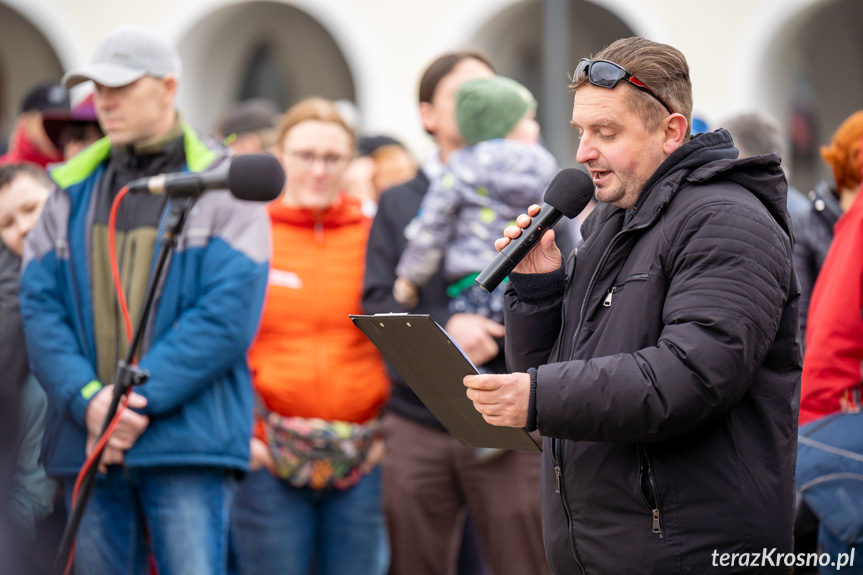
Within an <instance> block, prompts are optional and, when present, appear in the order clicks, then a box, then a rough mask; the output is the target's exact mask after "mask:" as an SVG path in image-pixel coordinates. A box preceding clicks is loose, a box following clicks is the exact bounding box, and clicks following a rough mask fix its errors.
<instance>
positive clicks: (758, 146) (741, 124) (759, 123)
mask: <svg viewBox="0 0 863 575" xmlns="http://www.w3.org/2000/svg"><path fill="white" fill-rule="evenodd" d="M722 127H723V128H725V129H726V130H728V132H729V133H730V134H731V137H732V139H733V140H734V145H735V146H737V149H738V150H740V157H741V158H749V157H751V156H760V155H762V154H772V153H776V154H779V157H780V158H782V162H783V163H785V162H787V160H788V159H789V158H788V157H787V156H788V144H787V143H786V142H785V137H784V136H783V135H782V128H781V127H780V126H779V122H777V121H776V120H775V119H774V118H772V117H771V116H768V115H767V114H761V113H759V112H748V113H746V114H740V115H738V116H734V117H732V118H729V119H728V120H726V121H725V122H724V123H723V124H722ZM786 169H787V166H786Z"/></svg>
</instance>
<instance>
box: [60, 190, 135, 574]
mask: <svg viewBox="0 0 863 575" xmlns="http://www.w3.org/2000/svg"><path fill="white" fill-rule="evenodd" d="M128 192H129V187H128V186H123V188H122V189H121V190H120V192H119V193H118V194H117V197H115V198H114V202H113V203H112V204H111V214H110V215H109V216H108V257H109V258H110V260H111V275H112V277H113V279H114V291H115V292H116V293H117V303H119V304H120V313H121V314H122V315H123V323H124V324H125V326H126V340H127V345H132V320H131V318H130V317H129V306H128V304H127V303H126V294H125V293H124V292H123V282H122V281H121V279H120V266H119V264H118V262H117V247H116V246H117V242H116V241H115V240H116V232H117V212H118V211H119V210H120V202H122V201H123V198H124V197H126V194H127V193H128ZM137 363H138V362H137V360H136V359H135V358H134V357H133V358H132V364H133V365H135V364H137ZM129 391H131V389H128V390H126V393H125V394H123V397H122V398H121V399H120V404H119V405H118V406H117V413H115V414H114V418H113V419H112V420H111V423H109V424H108V427H106V428H105V433H103V434H102V435H101V437H99V441H97V442H96V445H94V446H93V450H92V451H91V452H90V455H89V456H88V457H87V459H86V461H84V465H83V466H82V467H81V471H79V472H78V477H77V478H76V479H75V487H74V489H73V490H72V509H74V508H75V504H76V503H77V501H78V490H79V489H80V487H81V483H82V482H83V479H84V476H85V475H87V473H88V472H89V470H90V469H91V468H92V467H93V465H94V464H95V462H96V458H97V457H98V456H99V455H100V454H101V453H102V451H104V449H105V446H106V445H107V444H108V440H109V439H110V438H111V435H112V434H113V433H114V429H116V427H117V425H118V424H119V423H120V415H121V414H122V413H123V409H125V408H126V404H127V403H128V401H129ZM74 563H75V544H74V543H73V544H72V550H71V552H70V553H69V559H68V561H66V569H65V570H64V571H63V573H64V575H69V573H70V572H71V571H72V565H73V564H74Z"/></svg>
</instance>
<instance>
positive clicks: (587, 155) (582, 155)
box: [575, 136, 597, 164]
mask: <svg viewBox="0 0 863 575" xmlns="http://www.w3.org/2000/svg"><path fill="white" fill-rule="evenodd" d="M596 157H597V153H596V147H595V146H594V145H593V142H592V141H591V140H590V138H588V137H587V136H582V137H581V139H580V140H579V141H578V151H576V153H575V161H576V162H578V163H579V164H585V163H587V162H589V161H590V160H595V159H596Z"/></svg>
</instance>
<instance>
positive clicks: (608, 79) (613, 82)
mask: <svg viewBox="0 0 863 575" xmlns="http://www.w3.org/2000/svg"><path fill="white" fill-rule="evenodd" d="M582 74H587V80H588V81H589V82H590V83H591V84H593V85H594V86H599V87H600V88H608V89H609V90H611V89H613V88H614V87H615V86H617V85H618V84H619V83H620V81H621V80H626V81H628V82H629V83H630V84H632V85H633V86H635V87H636V88H638V89H639V90H643V91H645V92H647V93H648V94H650V95H651V96H653V97H654V98H656V101H657V102H659V103H660V104H662V106H663V107H664V108H665V109H666V110H668V113H669V114H673V113H674V111H673V110H672V109H671V106H669V105H668V104H666V103H665V101H664V100H663V99H662V98H660V97H659V96H657V95H656V92H654V91H653V90H651V89H650V88H649V87H648V86H647V84H645V83H644V82H642V81H641V80H639V79H638V78H636V77H635V76H633V75H632V74H630V73H629V72H627V71H626V70H624V69H623V68H622V67H621V66H620V65H618V64H615V63H614V62H611V61H609V60H590V59H588V58H582V59H581V60H580V61H579V62H578V66H576V68H575V76H574V77H573V79H574V80H577V79H578V78H580V77H581V75H582Z"/></svg>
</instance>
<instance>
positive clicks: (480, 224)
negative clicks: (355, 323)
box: [393, 76, 557, 323]
mask: <svg viewBox="0 0 863 575" xmlns="http://www.w3.org/2000/svg"><path fill="white" fill-rule="evenodd" d="M535 114H536V100H535V99H534V97H533V95H532V94H531V93H530V91H529V90H528V89H527V88H525V87H524V86H522V85H521V84H519V83H518V82H516V81H515V80H513V79H511V78H506V77H503V76H494V77H491V78H477V79H474V80H468V81H467V82H465V83H464V84H462V86H461V88H460V89H459V91H458V93H457V95H456V121H457V123H458V128H459V132H460V133H461V136H462V139H463V140H464V142H465V144H466V145H467V146H466V147H464V148H461V149H459V150H457V151H456V152H453V154H452V155H451V156H450V159H449V164H448V166H447V167H446V170H445V171H444V172H443V174H442V175H441V176H440V177H439V178H435V179H434V180H433V181H432V182H431V186H430V188H429V191H428V193H427V194H426V196H425V198H424V199H423V203H422V206H421V207H420V211H419V214H418V215H417V217H416V218H415V219H414V221H413V222H412V223H411V224H410V225H409V226H408V228H407V229H406V230H405V233H406V235H407V237H408V240H409V241H408V244H407V247H406V248H405V250H404V252H403V253H402V256H401V259H400V260H399V264H398V266H397V267H396V274H397V276H398V279H397V280H396V283H395V285H394V286H393V295H394V297H395V299H396V301H398V302H399V303H400V304H402V306H403V307H404V308H405V309H411V308H413V307H414V306H415V305H416V302H417V295H418V293H419V289H420V288H421V287H423V286H425V285H426V284H427V283H428V282H429V281H430V280H431V278H432V277H433V276H434V275H435V274H436V273H437V271H438V269H439V268H441V267H442V268H443V274H444V277H445V278H446V279H447V281H448V282H450V291H449V293H450V296H451V297H453V299H452V300H451V302H450V311H452V312H453V313H478V314H480V315H483V316H485V317H488V318H490V319H493V320H494V321H496V322H498V323H503V286H499V287H498V289H496V290H495V291H494V293H492V294H488V293H486V292H485V291H483V290H482V288H480V287H479V285H478V284H476V282H475V281H474V279H475V278H476V276H477V275H478V274H479V272H480V271H482V269H483V268H484V267H485V266H486V265H488V264H489V263H490V262H491V261H492V260H493V259H494V257H495V256H496V255H497V251H496V250H495V248H494V241H495V239H497V238H499V237H501V235H502V234H503V230H504V228H505V227H506V226H507V225H509V224H511V223H512V222H513V221H514V220H515V218H516V217H518V215H519V214H521V213H524V212H525V211H526V210H527V207H528V206H530V205H531V204H536V203H540V201H541V200H542V197H543V193H544V191H545V188H546V187H547V185H548V183H549V182H550V181H551V179H552V178H553V177H554V175H555V173H556V171H557V163H556V161H555V159H554V157H553V156H552V155H551V154H550V153H549V152H548V151H547V150H546V149H545V148H543V147H542V146H541V145H540V144H539V124H537V123H536V120H535V119H534V117H535Z"/></svg>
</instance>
